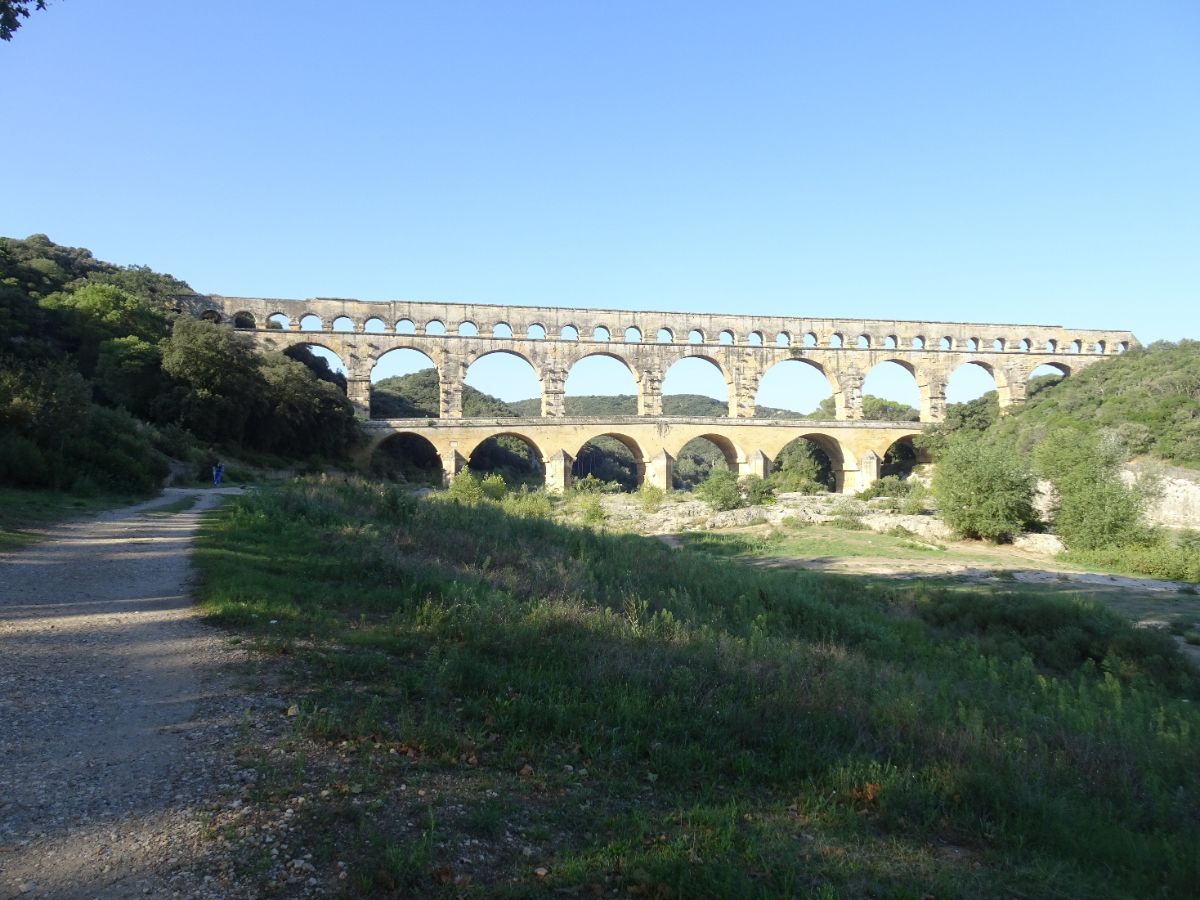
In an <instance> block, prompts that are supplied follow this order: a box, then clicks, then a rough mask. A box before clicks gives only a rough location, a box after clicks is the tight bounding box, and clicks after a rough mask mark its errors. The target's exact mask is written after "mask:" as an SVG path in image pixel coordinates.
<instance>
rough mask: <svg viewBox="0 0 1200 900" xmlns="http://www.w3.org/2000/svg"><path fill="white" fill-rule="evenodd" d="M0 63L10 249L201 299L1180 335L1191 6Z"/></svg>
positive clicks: (377, 10) (1196, 164)
mask: <svg viewBox="0 0 1200 900" xmlns="http://www.w3.org/2000/svg"><path fill="white" fill-rule="evenodd" d="M0 76H2V77H3V83H4V85H5V98H4V107H3V120H4V123H5V126H6V127H5V137H4V140H3V141H0V161H3V167H2V169H0V171H3V173H4V181H5V183H4V189H3V192H2V193H0V234H4V235H9V236H15V237H24V236H25V235H28V234H30V233H34V232H45V233H47V234H49V235H50V237H51V238H53V239H54V240H56V241H58V242H60V243H66V244H73V245H81V246H86V247H89V248H91V249H92V250H93V251H94V252H95V253H96V255H97V256H99V257H101V258H103V259H108V260H111V261H114V262H118V263H139V264H146V265H149V266H151V267H152V268H154V269H157V270H160V271H168V272H170V273H172V274H174V275H176V276H178V277H180V278H183V279H185V280H186V281H188V282H189V283H190V284H191V285H192V286H193V287H195V288H197V289H198V290H201V291H211V292H216V293H225V294H245V295H263V296H280V297H309V296H321V295H324V296H345V297H359V298H362V299H390V298H401V297H403V298H412V299H435V300H466V301H478V302H487V303H534V304H564V305H581V306H616V307H622V308H631V309H638V308H659V309H688V310H697V311H728V310H736V311H747V312H760V313H764V314H782V315H816V316H825V315H852V316H863V317H869V318H907V319H950V320H983V321H988V320H991V321H997V320H999V321H1018V322H1037V323H1043V322H1045V323H1058V324H1063V325H1075V326H1081V327H1124V328H1130V329H1132V330H1133V331H1134V332H1135V333H1136V334H1137V335H1138V336H1139V337H1140V338H1141V339H1142V340H1143V341H1150V340H1155V339H1160V338H1166V339H1177V338H1180V337H1200V327H1198V326H1200V3H1196V2H1195V0H1177V2H1153V0H1147V2H1127V3H1105V2H1080V3H1068V2H1063V3H1044V2H1017V3H1003V4H1001V3H993V4H982V3H962V2H941V3H925V2H905V3H896V2H853V3H818V2H790V3H780V4H768V3H748V4H732V3H720V4H717V3H697V2H689V3H669V2H655V3H616V2H604V3H599V2H597V3H591V4H585V3H578V2H539V3H534V2H526V3H494V2H489V3H484V2H479V3H450V2H447V3H434V2H427V3H423V4H411V3H399V2H366V0H362V2H352V0H348V2H345V3H337V4H330V3H328V2H321V3H317V2H305V0H289V2H283V0H255V2H245V0H213V2H205V3H175V2H162V0H53V2H52V5H51V7H50V9H48V10H47V11H44V12H35V13H33V15H32V16H31V17H30V18H29V19H28V21H27V22H26V23H25V25H24V27H22V28H21V30H20V31H19V32H17V34H16V35H15V37H14V39H13V40H12V41H11V42H10V43H7V44H0ZM517 393H523V392H522V391H517Z"/></svg>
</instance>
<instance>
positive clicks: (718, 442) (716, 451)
mask: <svg viewBox="0 0 1200 900" xmlns="http://www.w3.org/2000/svg"><path fill="white" fill-rule="evenodd" d="M666 449H667V452H668V453H671V455H672V456H673V457H674V458H675V466H674V470H673V472H672V476H671V481H672V486H673V487H674V488H675V490H680V491H690V490H692V489H693V488H694V487H695V486H696V485H697V484H699V483H700V482H701V481H703V480H704V479H705V478H707V477H708V473H709V472H711V471H712V469H713V467H714V466H716V465H717V464H718V463H722V462H723V463H724V464H725V466H726V467H727V468H728V469H729V470H730V471H731V472H734V473H737V472H738V470H739V468H740V467H739V465H738V463H739V461H741V460H743V459H745V457H744V456H743V455H742V451H741V448H739V447H738V446H737V445H736V444H735V443H734V442H733V441H732V440H730V439H729V438H727V437H726V436H725V435H723V434H716V433H712V432H705V433H703V434H695V435H692V437H691V438H689V439H688V440H686V441H684V442H683V443H682V444H676V445H674V446H673V447H671V448H666ZM672 450H674V452H672Z"/></svg>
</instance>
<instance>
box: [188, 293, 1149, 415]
mask: <svg viewBox="0 0 1200 900" xmlns="http://www.w3.org/2000/svg"><path fill="white" fill-rule="evenodd" d="M179 302H180V306H181V309H184V310H186V311H188V312H190V313H192V314H193V315H196V316H201V317H203V318H208V319H212V320H215V321H218V322H224V323H228V324H230V325H232V326H233V327H235V328H239V329H245V330H246V331H247V332H249V333H252V334H253V335H254V338H255V340H256V341H257V342H258V344H259V345H260V346H262V347H263V348H264V349H275V350H282V349H285V348H287V347H289V346H292V345H295V344H308V345H316V346H322V347H326V348H328V349H329V350H331V351H333V352H334V353H336V354H337V355H338V356H339V357H340V358H341V359H342V361H343V363H344V365H345V367H346V377H347V382H348V393H349V396H350V399H351V401H352V402H353V403H354V404H355V407H356V408H357V409H358V411H359V413H360V414H361V415H363V416H366V415H367V411H368V409H369V399H370V377H371V370H372V368H373V367H374V366H375V364H376V362H377V361H378V359H379V358H380V357H381V356H382V355H383V354H384V353H386V352H388V351H389V350H394V349H397V348H401V347H407V348H412V349H415V350H419V351H421V352H422V353H424V354H425V355H426V356H428V357H429V359H430V361H431V363H432V365H433V366H434V367H435V368H436V369H437V372H438V376H439V380H440V383H441V396H440V415H441V417H442V418H458V417H461V415H462V389H463V379H464V377H465V374H466V370H467V368H468V367H469V366H470V365H471V363H472V362H474V361H475V360H476V359H478V358H479V357H481V356H484V355H486V354H488V353H495V352H506V353H512V354H515V355H517V356H520V357H522V358H524V359H525V360H527V361H528V362H529V363H530V364H531V365H532V366H533V369H534V371H535V372H536V374H537V377H538V379H539V381H540V383H541V392H542V415H543V416H547V417H561V416H563V415H564V414H565V405H564V397H563V385H564V383H565V381H566V378H567V374H568V372H569V371H570V369H571V366H572V365H573V364H574V363H575V362H577V361H579V360H580V359H582V358H584V357H586V356H593V355H597V354H601V355H604V356H610V357H613V358H615V359H617V360H619V361H621V362H622V363H624V364H625V365H626V366H627V367H628V368H629V370H630V372H631V373H632V375H633V379H634V382H635V384H636V385H637V391H638V413H639V415H642V416H661V415H662V391H661V387H662V381H663V378H664V376H665V373H666V371H667V370H668V369H669V368H670V367H671V365H672V364H673V363H675V362H677V361H678V360H680V359H683V358H685V357H699V358H702V359H706V360H708V361H709V362H710V363H712V364H713V365H714V366H716V367H717V368H718V369H719V370H720V372H721V374H722V376H723V377H724V379H725V382H726V384H727V386H728V389H729V415H730V417H732V418H751V417H753V416H754V398H755V395H756V392H757V390H758V386H759V382H760V381H761V379H762V377H763V375H764V374H766V372H767V371H768V370H769V369H770V368H771V367H772V366H774V365H776V364H777V363H780V362H783V361H785V360H799V361H801V362H803V363H805V364H808V365H811V366H813V367H814V368H816V369H817V370H818V371H820V372H821V373H822V374H823V375H824V376H825V378H826V379H827V380H828V382H829V385H830V389H831V391H832V393H833V397H834V403H835V408H836V416H837V419H838V420H856V419H861V418H862V383H863V379H864V378H865V376H866V374H867V372H868V371H870V369H871V368H872V367H873V366H875V365H877V364H878V363H880V362H885V361H892V362H895V363H898V364H899V365H901V366H903V367H904V368H905V369H907V370H908V371H909V372H911V373H912V374H913V376H914V377H915V378H916V382H917V386H918V389H919V391H920V397H921V403H920V413H921V421H923V422H930V421H940V420H941V419H942V418H943V416H944V414H945V390H946V384H947V383H948V381H949V379H950V375H951V374H952V373H953V372H954V370H955V369H957V368H958V367H959V366H961V365H963V364H964V363H974V364H976V365H978V366H981V367H982V368H984V369H985V370H987V372H988V373H990V375H991V377H992V378H993V379H994V381H995V384H996V390H997V393H998V394H999V398H1000V403H1001V405H1002V406H1008V405H1010V404H1013V403H1019V402H1021V401H1023V400H1024V399H1025V391H1026V385H1027V382H1028V379H1029V375H1030V373H1031V372H1032V371H1033V370H1034V369H1036V368H1037V367H1038V366H1041V365H1047V364H1048V365H1051V366H1054V367H1055V368H1057V369H1058V370H1059V371H1061V372H1063V373H1064V374H1070V373H1071V372H1073V371H1076V370H1078V369H1080V368H1081V367H1084V366H1087V365H1091V364H1093V363H1096V362H1099V361H1101V360H1103V359H1105V358H1106V357H1109V356H1112V355H1114V354H1117V353H1121V352H1124V351H1125V350H1127V349H1129V348H1130V347H1134V346H1137V339H1136V338H1135V337H1134V335H1133V334H1132V333H1131V332H1129V331H1110V330H1096V329H1086V328H1063V327H1061V326H1057V325H1019V324H999V323H967V322H916V321H900V320H896V321H884V320H873V319H849V318H810V317H804V316H796V317H789V316H757V315H725V314H716V313H683V312H658V311H644V312H643V311H630V310H615V309H574V308H566V307H543V306H496V305H489V304H465V303H425V302H416V301H409V300H394V301H386V302H373V301H361V300H340V299H329V298H317V299H312V300H277V299H268V298H251V297H223V296H218V295H209V296H204V295H196V296H188V297H180V298H179ZM302 326H303V328H302Z"/></svg>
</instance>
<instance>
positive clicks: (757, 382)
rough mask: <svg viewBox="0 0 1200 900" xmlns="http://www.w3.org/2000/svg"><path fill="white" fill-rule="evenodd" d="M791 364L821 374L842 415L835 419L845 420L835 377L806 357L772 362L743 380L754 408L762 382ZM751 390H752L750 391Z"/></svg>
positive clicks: (839, 387) (841, 395)
mask: <svg viewBox="0 0 1200 900" xmlns="http://www.w3.org/2000/svg"><path fill="white" fill-rule="evenodd" d="M792 363H796V364H799V365H802V366H805V367H807V368H810V369H814V370H816V371H817V372H819V373H820V374H821V377H822V378H824V379H825V381H826V382H827V383H828V385H829V393H830V396H832V397H833V399H834V407H835V409H838V410H839V413H842V414H837V418H840V419H843V418H847V417H846V416H845V415H844V411H845V394H844V392H843V390H842V385H841V382H839V381H838V379H837V377H836V376H835V375H834V374H833V373H832V372H831V371H829V370H828V369H827V368H826V367H825V366H824V365H823V364H822V363H821V362H820V361H818V360H815V359H809V358H808V357H804V356H793V357H790V358H788V359H779V360H775V361H774V362H769V363H767V365H766V366H764V367H762V368H761V369H757V370H755V371H754V372H753V373H752V374H750V375H749V376H747V377H746V378H745V380H746V382H747V383H746V385H745V391H746V393H747V395H748V396H750V397H753V399H754V407H755V408H757V407H758V406H759V396H760V392H761V390H762V383H763V380H764V379H765V378H766V377H767V376H768V375H769V374H771V373H772V372H781V371H784V370H783V369H781V368H780V367H781V366H785V365H790V364H792ZM751 388H752V389H753V390H751ZM764 405H769V404H764Z"/></svg>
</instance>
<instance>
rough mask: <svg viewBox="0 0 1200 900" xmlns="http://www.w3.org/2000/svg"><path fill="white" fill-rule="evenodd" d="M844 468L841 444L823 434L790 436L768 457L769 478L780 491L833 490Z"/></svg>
mask: <svg viewBox="0 0 1200 900" xmlns="http://www.w3.org/2000/svg"><path fill="white" fill-rule="evenodd" d="M843 468H844V462H843V454H842V447H841V444H839V443H838V441H837V440H836V439H835V438H833V437H830V436H829V435H826V434H816V433H810V434H803V435H800V436H798V437H795V438H792V440H790V441H788V442H787V443H786V444H784V445H783V446H782V447H780V448H779V452H778V453H776V454H775V458H774V459H772V460H771V479H772V480H773V481H774V482H775V485H776V487H777V489H778V490H780V491H785V492H786V491H797V492H800V493H813V492H815V491H817V490H824V491H826V492H832V491H837V490H838V489H839V486H840V485H839V481H840V478H841V473H842V469H843Z"/></svg>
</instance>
